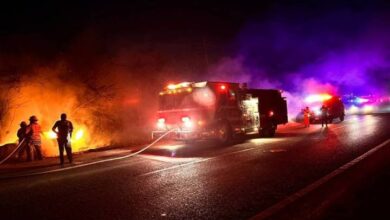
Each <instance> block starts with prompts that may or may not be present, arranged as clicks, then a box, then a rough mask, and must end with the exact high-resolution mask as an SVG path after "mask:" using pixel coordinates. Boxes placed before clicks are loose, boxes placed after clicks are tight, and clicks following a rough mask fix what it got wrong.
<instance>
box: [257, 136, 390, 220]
mask: <svg viewBox="0 0 390 220" xmlns="http://www.w3.org/2000/svg"><path fill="white" fill-rule="evenodd" d="M388 143H390V139H387V140H386V141H384V142H382V143H381V144H379V145H377V146H375V147H374V148H372V149H371V150H369V151H367V152H366V153H364V154H363V155H361V156H359V157H357V158H355V159H353V160H352V161H350V162H348V163H346V164H344V165H343V166H341V167H339V168H337V169H336V170H334V171H333V172H331V173H329V174H328V175H326V176H324V177H322V178H321V179H319V180H317V181H315V182H314V183H312V184H310V185H308V186H306V187H305V188H303V189H301V190H299V191H298V192H295V193H293V194H291V195H290V196H288V197H287V198H285V199H283V200H281V201H279V202H278V203H276V204H275V205H273V206H271V207H269V208H267V209H265V210H264V211H262V212H260V213H259V214H257V215H255V216H254V217H252V219H256V220H261V219H267V218H269V217H271V216H273V215H274V214H276V213H277V212H279V211H281V210H283V209H284V208H286V207H287V206H288V205H290V204H292V203H294V202H296V201H297V200H298V199H300V198H302V197H304V196H306V195H307V194H309V193H310V192H313V191H314V190H316V189H318V188H319V187H320V186H322V185H324V184H326V183H327V182H328V181H330V180H332V179H334V178H335V177H336V176H339V175H341V174H343V173H344V172H346V171H347V170H349V169H351V168H352V167H353V166H355V165H356V164H357V163H359V162H360V161H362V160H363V159H366V158H367V157H369V156H370V155H372V154H373V153H375V152H376V151H378V150H380V149H381V148H383V147H385V146H386V145H387V144H388Z"/></svg>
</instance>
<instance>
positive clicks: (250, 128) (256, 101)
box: [152, 81, 288, 143]
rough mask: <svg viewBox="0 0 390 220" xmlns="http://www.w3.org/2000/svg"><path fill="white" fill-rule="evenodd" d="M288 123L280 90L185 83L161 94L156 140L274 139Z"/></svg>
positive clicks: (168, 88)
mask: <svg viewBox="0 0 390 220" xmlns="http://www.w3.org/2000/svg"><path fill="white" fill-rule="evenodd" d="M287 121H288V119H287V103H286V100H285V98H284V97H282V92H281V91H280V90H273V89H249V88H247V84H246V83H243V84H241V83H232V82H209V81H205V82H183V83H178V84H170V85H168V86H167V87H166V88H165V89H164V90H163V91H161V92H160V94H159V109H158V112H157V118H156V125H155V129H154V130H153V131H152V138H154V139H155V138H157V137H159V136H161V135H163V134H165V133H166V132H168V131H171V134H170V136H171V137H173V138H175V139H181V140H187V141H188V140H197V139H205V138H207V139H209V138H213V139H218V140H219V141H220V142H222V143H228V142H229V141H230V140H232V139H233V138H234V137H235V136H239V135H246V134H259V135H260V136H262V137H272V136H274V135H275V131H276V129H277V126H278V125H280V124H285V123H287Z"/></svg>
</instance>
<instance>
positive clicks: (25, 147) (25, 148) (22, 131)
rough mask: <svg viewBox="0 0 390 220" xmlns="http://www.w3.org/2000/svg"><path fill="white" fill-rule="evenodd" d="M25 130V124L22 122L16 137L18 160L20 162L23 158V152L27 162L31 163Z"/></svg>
mask: <svg viewBox="0 0 390 220" xmlns="http://www.w3.org/2000/svg"><path fill="white" fill-rule="evenodd" d="M26 130H27V123H26V122H25V121H22V122H21V123H20V128H19V130H18V133H17V136H18V139H19V144H20V146H19V148H20V149H19V153H18V159H19V160H21V159H22V157H23V153H24V151H26V153H27V161H31V150H30V146H29V145H28V138H27V135H26Z"/></svg>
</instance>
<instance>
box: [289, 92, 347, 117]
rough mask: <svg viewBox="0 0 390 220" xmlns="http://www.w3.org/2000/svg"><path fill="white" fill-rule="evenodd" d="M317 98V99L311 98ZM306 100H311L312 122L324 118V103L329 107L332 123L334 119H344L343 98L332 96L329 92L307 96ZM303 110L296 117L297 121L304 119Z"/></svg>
mask: <svg viewBox="0 0 390 220" xmlns="http://www.w3.org/2000/svg"><path fill="white" fill-rule="evenodd" d="M311 98H315V99H311ZM306 101H309V102H311V104H312V105H311V106H310V109H311V110H312V111H311V112H310V123H316V122H320V121H321V118H322V112H321V107H322V105H324V106H326V107H327V108H328V120H329V123H331V122H332V121H333V120H334V119H337V118H338V119H339V120H340V121H344V118H345V108H344V103H343V101H342V99H341V98H340V97H339V96H332V95H328V94H325V95H324V94H321V95H312V96H309V97H308V98H306ZM303 111H304V110H302V111H301V112H300V113H299V114H298V115H297V118H296V121H302V120H303Z"/></svg>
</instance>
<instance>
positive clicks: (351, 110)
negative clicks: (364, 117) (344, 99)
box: [348, 105, 359, 114]
mask: <svg viewBox="0 0 390 220" xmlns="http://www.w3.org/2000/svg"><path fill="white" fill-rule="evenodd" d="M358 112H359V108H358V107H356V106H354V105H353V106H351V107H350V108H349V109H348V113H349V114H356V113H358Z"/></svg>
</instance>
